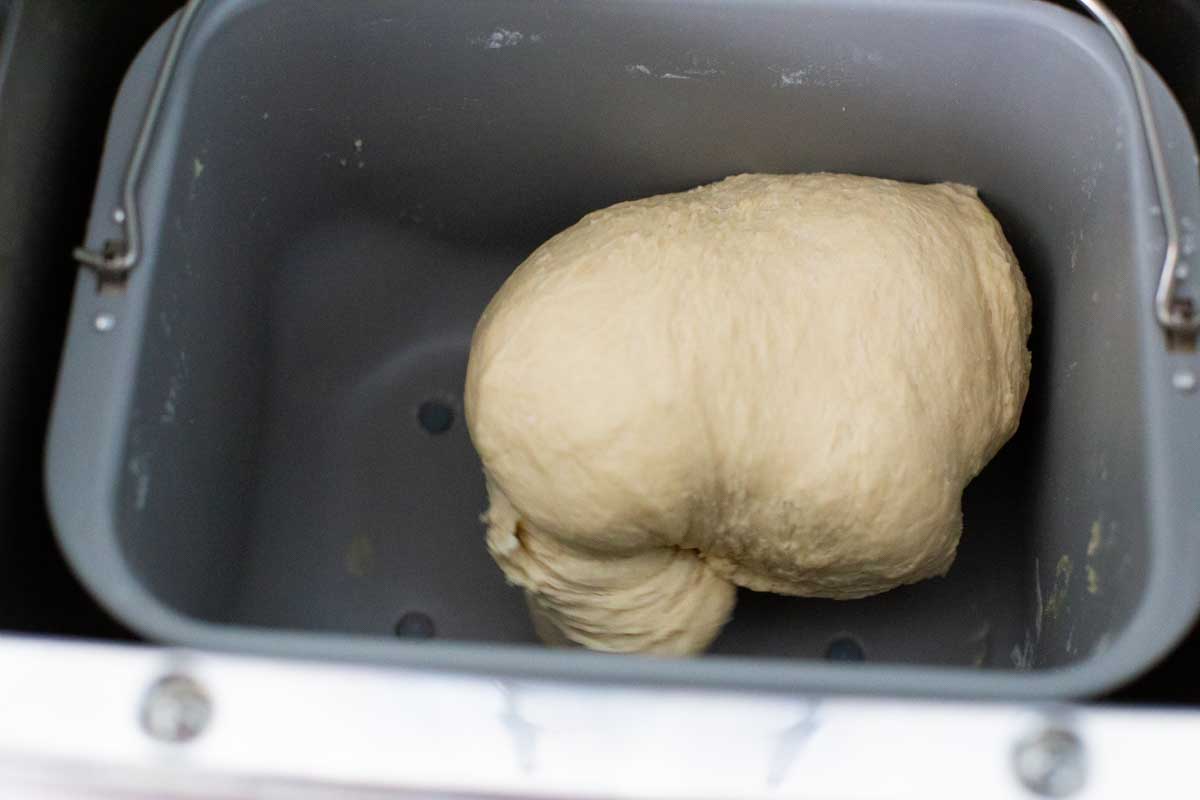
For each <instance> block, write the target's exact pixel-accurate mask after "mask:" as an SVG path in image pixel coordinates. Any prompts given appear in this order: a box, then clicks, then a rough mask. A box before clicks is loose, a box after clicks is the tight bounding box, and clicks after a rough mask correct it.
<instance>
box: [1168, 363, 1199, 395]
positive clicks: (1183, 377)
mask: <svg viewBox="0 0 1200 800" xmlns="http://www.w3.org/2000/svg"><path fill="white" fill-rule="evenodd" d="M1196 384H1197V381H1196V373H1195V372H1193V371H1192V370H1190V369H1186V368H1180V369H1177V370H1175V373H1174V374H1173V375H1172V376H1171V386H1172V387H1174V389H1175V391H1177V392H1182V393H1183V394H1191V393H1192V392H1194V391H1196Z"/></svg>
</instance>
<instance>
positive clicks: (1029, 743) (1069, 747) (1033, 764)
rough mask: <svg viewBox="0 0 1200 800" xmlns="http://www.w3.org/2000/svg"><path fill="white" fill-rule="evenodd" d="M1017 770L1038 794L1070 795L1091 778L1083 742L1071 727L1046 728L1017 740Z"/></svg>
mask: <svg viewBox="0 0 1200 800" xmlns="http://www.w3.org/2000/svg"><path fill="white" fill-rule="evenodd" d="M1013 769H1014V770H1016V773H1017V777H1018V778H1020V779H1021V783H1022V784H1023V785H1024V786H1025V788H1026V789H1028V790H1029V791H1031V792H1033V793H1034V794H1036V795H1040V796H1041V797H1069V796H1070V795H1073V794H1075V792H1077V791H1079V790H1080V789H1081V788H1083V784H1084V782H1085V780H1086V779H1087V761H1086V759H1085V758H1084V752H1083V742H1082V741H1081V740H1080V738H1079V736H1077V735H1076V734H1075V733H1073V732H1071V731H1069V730H1065V729H1063V728H1046V729H1045V730H1042V731H1040V732H1038V733H1035V734H1033V735H1032V736H1029V737H1027V738H1025V739H1022V740H1021V741H1019V742H1017V746H1016V747H1015V748H1014V749H1013Z"/></svg>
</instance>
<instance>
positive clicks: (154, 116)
mask: <svg viewBox="0 0 1200 800" xmlns="http://www.w3.org/2000/svg"><path fill="white" fill-rule="evenodd" d="M203 4H204V0H189V2H188V4H187V6H186V7H185V8H184V10H183V14H182V15H181V16H180V17H179V21H178V22H177V23H175V31H174V32H173V33H172V34H171V42H170V44H169V45H168V46H167V52H166V55H164V56H163V62H162V65H161V66H160V67H159V70H158V78H157V80H156V82H155V84H154V94H152V95H151V97H150V105H149V106H148V107H147V108H146V116H145V117H143V118H142V127H141V129H140V130H139V131H138V138H137V144H136V145H135V146H134V148H133V157H132V158H131V159H130V161H129V168H128V169H127V170H126V172H125V183H124V188H123V190H122V193H121V207H120V208H117V209H116V210H115V211H114V212H113V213H114V217H115V219H116V220H117V222H119V223H121V225H122V230H123V231H124V236H123V238H121V239H118V240H109V241H107V242H105V243H104V249H103V250H102V251H101V252H99V253H97V252H96V251H94V250H89V249H88V248H86V247H77V248H75V251H74V253H75V260H76V261H78V262H79V263H80V264H82V265H83V266H85V267H91V268H92V269H93V270H94V271H95V273H96V277H97V279H98V280H99V282H100V287H101V288H105V287H108V286H113V285H116V286H120V285H123V284H124V283H125V281H126V279H127V278H128V277H129V273H130V272H132V271H133V268H134V267H136V266H137V263H138V259H139V258H140V257H141V254H142V229H141V216H140V214H139V213H138V186H139V184H140V183H141V179H142V168H143V166H145V162H146V155H147V153H148V152H149V150H150V140H151V138H153V136H154V130H155V127H156V126H157V124H158V117H159V112H161V111H162V106H163V101H164V99H165V98H166V95H167V89H168V88H169V87H170V85H171V79H172V78H173V77H174V76H175V66H176V64H177V63H178V61H179V53H180V51H181V50H182V49H183V42H184V40H185V39H186V38H187V33H188V30H189V29H190V28H191V26H192V21H193V20H194V19H195V18H196V13H197V12H198V11H199V10H200V6H201V5H203Z"/></svg>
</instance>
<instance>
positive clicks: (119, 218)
mask: <svg viewBox="0 0 1200 800" xmlns="http://www.w3.org/2000/svg"><path fill="white" fill-rule="evenodd" d="M124 221H125V209H123V208H114V209H113V222H115V223H117V224H118V225H120V224H121V223H122V222H124Z"/></svg>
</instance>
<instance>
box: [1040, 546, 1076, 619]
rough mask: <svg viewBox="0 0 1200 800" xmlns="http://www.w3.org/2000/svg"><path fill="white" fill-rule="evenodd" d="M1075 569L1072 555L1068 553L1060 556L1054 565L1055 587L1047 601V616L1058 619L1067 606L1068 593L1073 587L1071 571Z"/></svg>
mask: <svg viewBox="0 0 1200 800" xmlns="http://www.w3.org/2000/svg"><path fill="white" fill-rule="evenodd" d="M1074 569H1075V567H1074V565H1073V564H1072V563H1071V557H1070V556H1067V555H1064V556H1062V557H1061V558H1059V559H1058V563H1057V564H1056V565H1055V566H1054V589H1053V590H1052V591H1051V592H1050V599H1049V600H1047V601H1046V616H1048V617H1050V619H1054V620H1057V619H1058V617H1059V614H1061V613H1062V612H1063V611H1065V610H1066V608H1067V594H1068V592H1069V591H1070V589H1071V573H1072V572H1073V571H1074Z"/></svg>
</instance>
